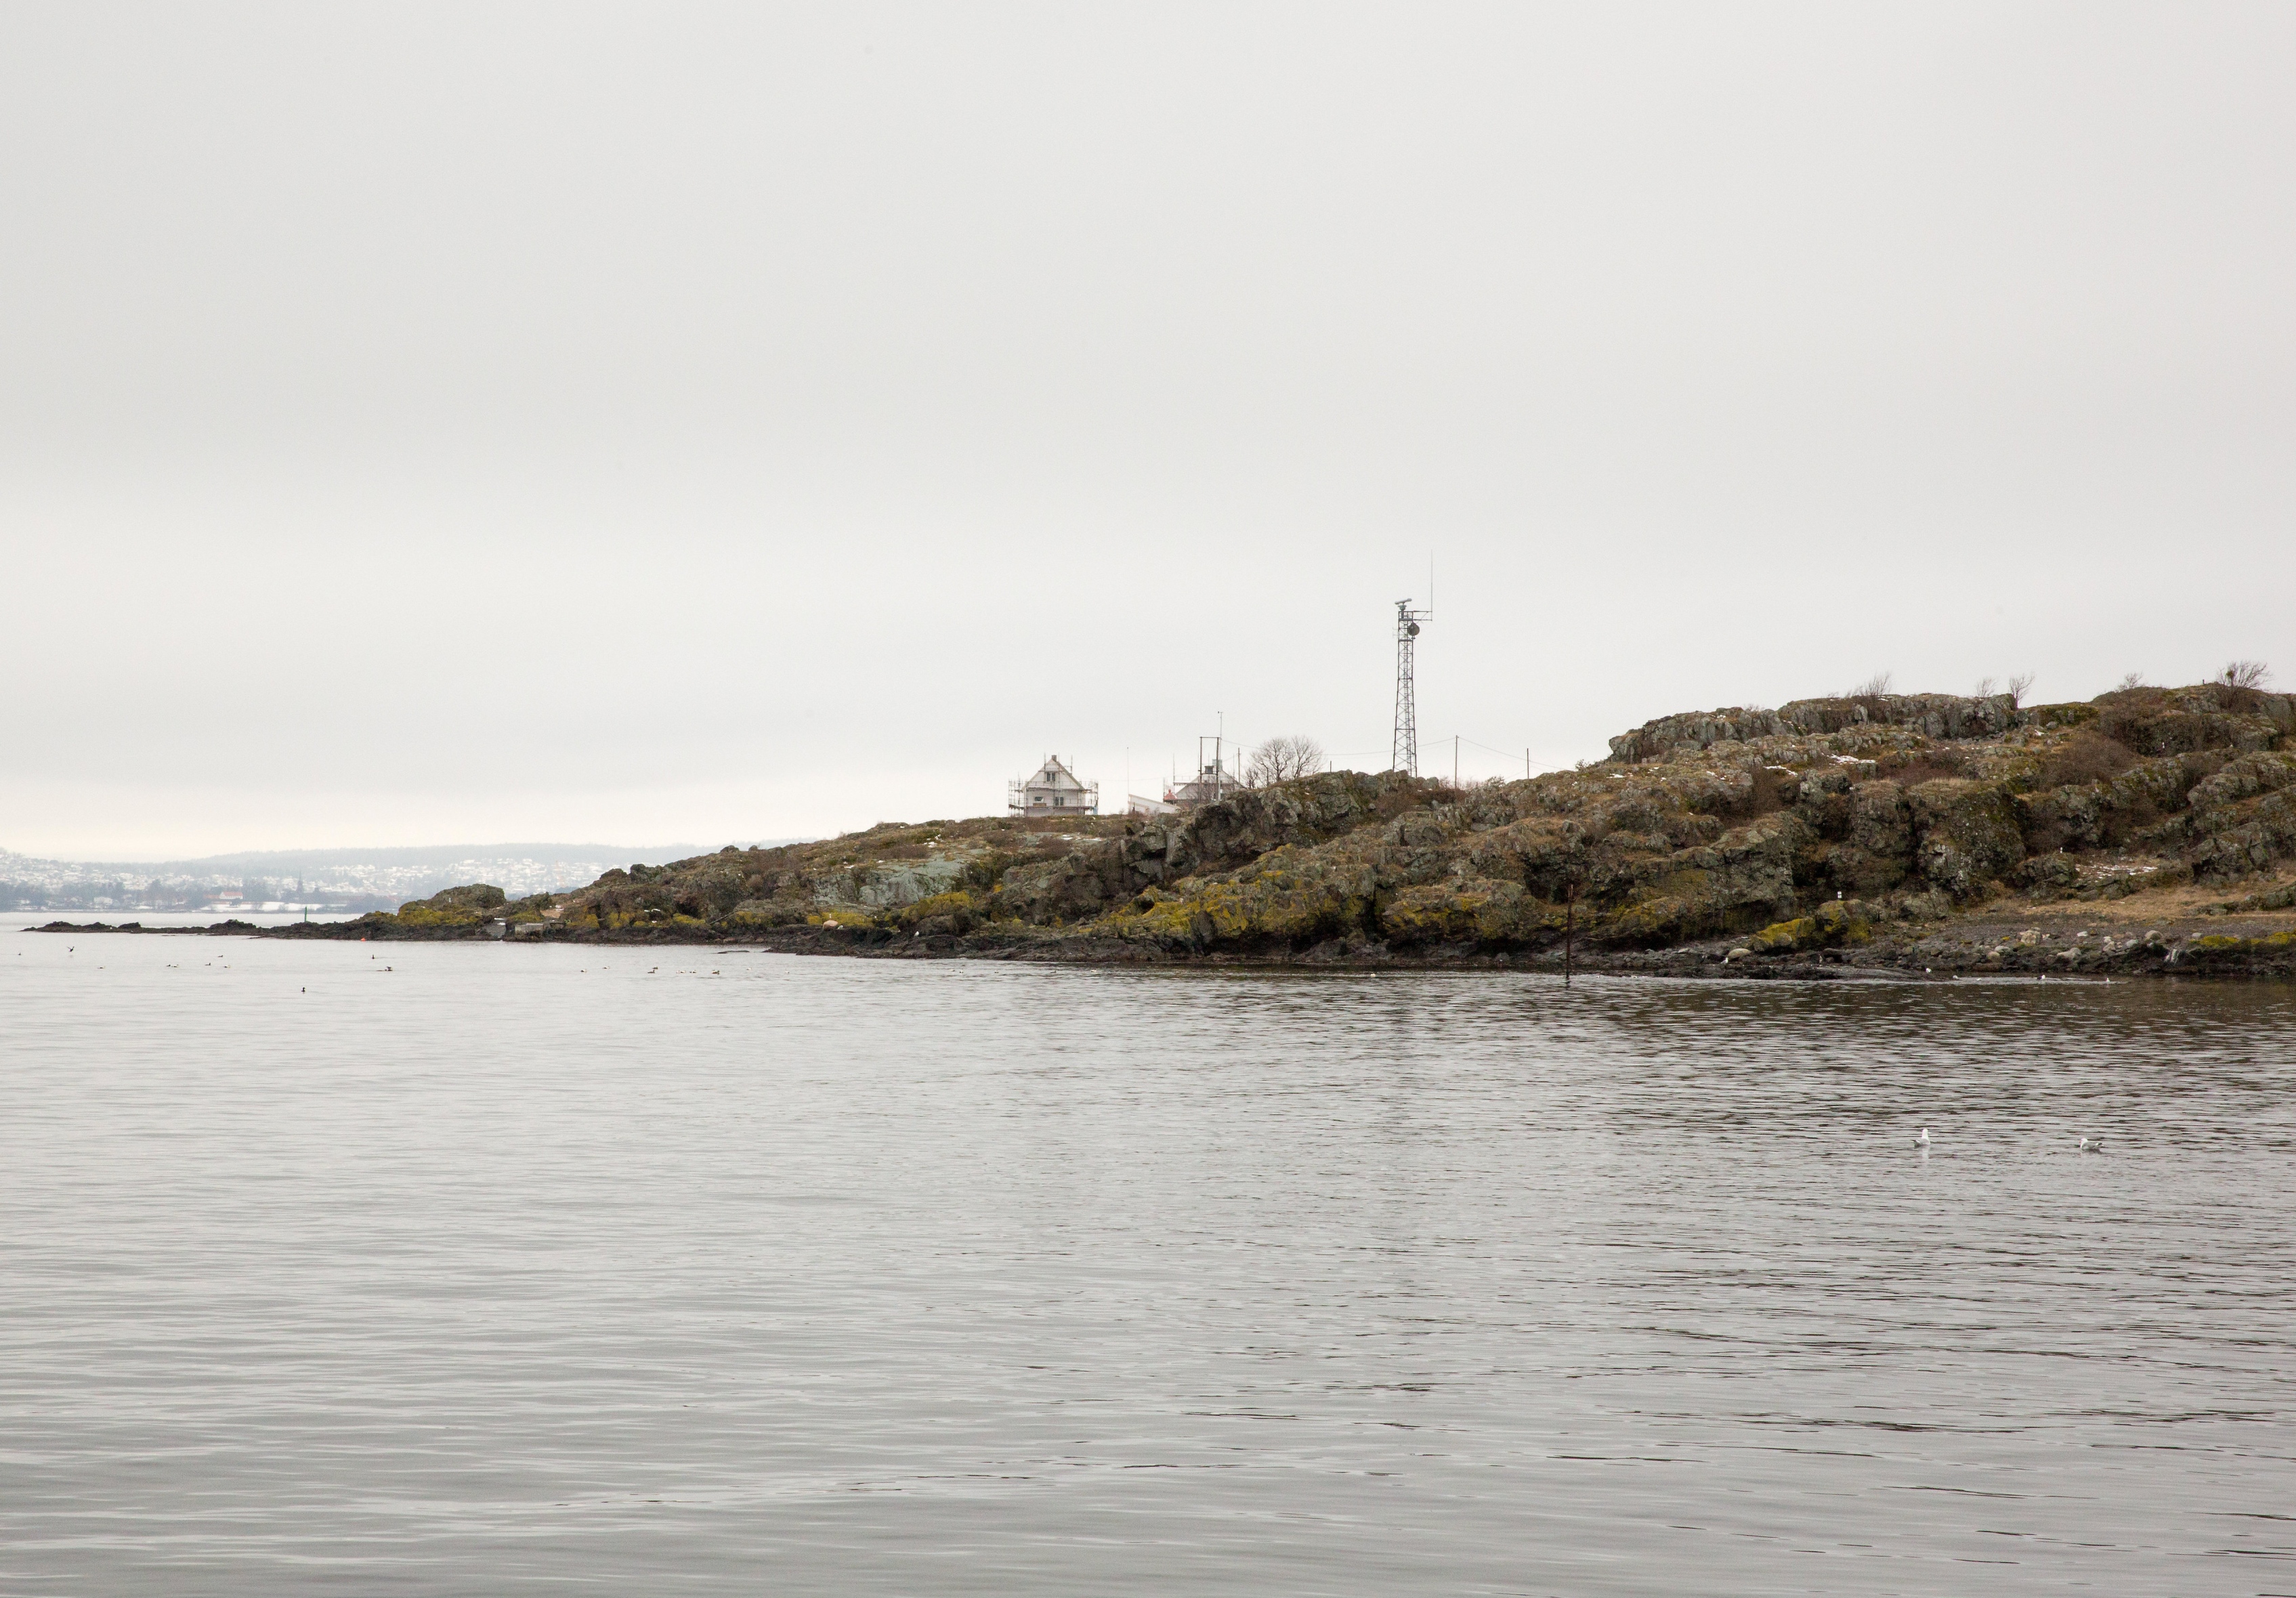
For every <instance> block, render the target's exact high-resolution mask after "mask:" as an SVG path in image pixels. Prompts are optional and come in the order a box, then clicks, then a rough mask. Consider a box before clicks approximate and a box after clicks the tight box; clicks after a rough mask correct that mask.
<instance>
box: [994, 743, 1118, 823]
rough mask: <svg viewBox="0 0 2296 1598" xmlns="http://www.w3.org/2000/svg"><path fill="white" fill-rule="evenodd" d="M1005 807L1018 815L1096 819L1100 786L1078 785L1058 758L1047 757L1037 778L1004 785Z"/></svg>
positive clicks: (1073, 775) (1033, 777) (1070, 772)
mask: <svg viewBox="0 0 2296 1598" xmlns="http://www.w3.org/2000/svg"><path fill="white" fill-rule="evenodd" d="M1005 808H1006V809H1007V810H1010V811H1013V813H1014V814H1015V815H1099V814H1100V784H1099V783H1080V782H1078V780H1077V775H1076V773H1074V772H1072V771H1070V769H1069V768H1068V767H1067V766H1064V765H1062V763H1061V758H1060V757H1059V756H1058V755H1046V757H1045V763H1044V764H1043V765H1042V766H1038V767H1037V774H1036V775H1034V776H1031V777H1016V778H1014V779H1013V781H1012V782H1011V783H1007V784H1006V785H1005Z"/></svg>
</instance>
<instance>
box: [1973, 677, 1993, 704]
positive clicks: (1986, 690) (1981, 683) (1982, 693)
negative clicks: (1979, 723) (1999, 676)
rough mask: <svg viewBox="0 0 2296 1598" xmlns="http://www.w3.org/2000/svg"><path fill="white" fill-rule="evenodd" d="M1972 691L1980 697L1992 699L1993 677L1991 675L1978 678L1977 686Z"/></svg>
mask: <svg viewBox="0 0 2296 1598" xmlns="http://www.w3.org/2000/svg"><path fill="white" fill-rule="evenodd" d="M1972 692H1973V693H1974V695H1975V697H1977V698H1979V699H1991V698H1992V697H1993V679H1992V678H1991V677H1980V678H1978V679H1977V686H1976V688H1975V689H1973V690H1972Z"/></svg>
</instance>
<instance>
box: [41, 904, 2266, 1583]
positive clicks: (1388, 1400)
mask: <svg viewBox="0 0 2296 1598" xmlns="http://www.w3.org/2000/svg"><path fill="white" fill-rule="evenodd" d="M0 1073H4V1074H0V1592H5V1593H8V1594H34V1593H38V1594H49V1593H55V1594H74V1593H87V1594H124V1593H136V1594H143V1593H168V1594H290V1593H292V1594H306V1593H325V1592H336V1593H385V1594H474V1593H517V1592H527V1591H537V1592H540V1591H560V1590H563V1591H574V1590H578V1589H579V1590H585V1591H592V1592H605V1593H648V1594H677V1593H697V1594H716V1593H745V1594H746V1593H761V1592H767V1591H772V1592H821V1593H830V1592H836V1593H916V1594H949V1593H997V1594H1007V1593H1024V1594H1025V1593H1042V1594H1073V1593H1097V1592H1114V1591H1128V1592H1141V1593H1158V1594H1165V1593H1173V1594H1185V1593H1252V1594H1305V1593H1343V1594H1394V1593H1399V1592H1405V1591H1412V1592H1424V1593H1507V1594H1515V1593H1521V1594H1655V1593H1668V1594H1672V1593H1698V1594H1756V1593H1762V1594H1768V1593H1780V1594H1785V1593H1828V1594H1868V1593H1870V1594H1910V1593H1919V1594H1965V1593H1977V1592H1984V1593H1988V1594H2022V1593H2059V1592H2095V1593H2109V1594H2168V1593H2176V1594H2259V1593H2276V1594H2286V1593H2296V1519H2292V1518H2291V1517H2296V1346H2292V1345H2296V1159H2292V1156H2296V1112H2292V1090H2296V995H2292V993H2291V991H2290V990H2289V989H2288V988H2286V987H2202V986H2194V985H2178V986H2174V987H2170V986H2161V985H2150V986H2148V985H2132V984H2125V983H2124V984H2116V985H2113V986H2111V987H2104V986H2090V985H2073V984H2061V983H2051V984H2048V985H2046V986H2015V985H1991V984H1985V985H1980V984H1974V983H1971V984H1952V985H1940V986H1936V987H1865V986H1847V985H1819V986H1810V987H1792V986H1785V985H1778V984H1763V983H1743V984H1737V983H1731V984H1725V983H1707V984H1673V983H1661V982H1652V981H1632V980H1607V981H1606V980H1581V981H1580V982H1579V984H1577V985H1576V986H1575V987H1572V988H1570V990H1568V991H1566V990H1565V989H1564V988H1563V987H1562V986H1561V985H1560V984H1559V983H1557V982H1555V981H1554V980H1552V979H1546V978H1543V977H1540V978H1534V977H1521V976H1504V975H1502V976H1488V975H1486V976H1474V977H1456V976H1409V975H1405V976H1375V977H1366V976H1331V977H1295V976H1267V975H1238V974H1208V973H1178V974H1176V973H1141V972H1111V971H1058V970H1035V969H1027V968H1016V967H1009V966H997V965H980V964H958V963H952V964H930V965H893V964H885V963H854V962H845V961H834V960H808V959H792V958H788V957H784V956H776V955H759V954H750V953H734V952H719V951H699V952H697V951H690V950H669V951H665V952H663V953H662V954H660V955H659V956H655V955H643V954H642V953H641V952H638V951H632V950H619V951H617V950H600V949H597V948H587V949H573V948H523V947H496V946H485V947H474V946H468V945H458V946H428V947H426V946H419V945H418V946H409V945H403V944H402V945H393V946H388V947H380V946H365V945H359V944H333V945H323V946H294V945H281V944H269V943H261V942H250V941H245V940H237V939H206V938H78V939H77V940H76V941H75V940H71V939H67V938H58V937H53V936H47V935H36V934H19V933H17V932H15V931H14V930H12V929H11V930H8V931H7V932H6V933H5V935H4V938H0ZM1924 1123H1926V1124H1927V1125H1929V1126H1930V1127H1931V1128H1932V1129H1933V1134H1934V1136H1935V1138H1936V1143H1935V1145H1934V1148H1933V1151H1931V1153H1930V1154H1928V1155H1927V1156H1926V1157H1924V1156H1923V1155H1921V1154H1918V1153H1916V1151H1915V1150H1914V1149H1913V1148H1912V1147H1911V1145H1910V1138H1911V1135H1912V1134H1913V1132H1914V1130H1915V1128H1916V1127H1919V1126H1921V1125H1923V1124H1924ZM2083 1134H2088V1135H2101V1136H2103V1138H2104V1139H2105V1140H2106V1143H2107V1147H2108V1152H2107V1153H2106V1154H2104V1155H2103V1156H2101V1157H2096V1156H2082V1155H2079V1154H2077V1153H2076V1152H2075V1151H2074V1143H2075V1139H2076V1138H2077V1137H2078V1136H2079V1135H2083Z"/></svg>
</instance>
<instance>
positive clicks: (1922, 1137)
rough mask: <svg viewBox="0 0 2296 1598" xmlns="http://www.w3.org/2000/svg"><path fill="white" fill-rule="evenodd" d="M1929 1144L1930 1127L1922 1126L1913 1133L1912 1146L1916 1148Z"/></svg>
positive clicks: (1924, 1147) (1926, 1146)
mask: <svg viewBox="0 0 2296 1598" xmlns="http://www.w3.org/2000/svg"><path fill="white" fill-rule="evenodd" d="M1929 1146H1930V1129H1929V1128H1928V1127H1923V1128H1922V1129H1921V1130H1920V1131H1918V1132H1916V1133H1915V1134H1914V1147H1915V1148H1917V1149H1926V1148H1928V1147H1929Z"/></svg>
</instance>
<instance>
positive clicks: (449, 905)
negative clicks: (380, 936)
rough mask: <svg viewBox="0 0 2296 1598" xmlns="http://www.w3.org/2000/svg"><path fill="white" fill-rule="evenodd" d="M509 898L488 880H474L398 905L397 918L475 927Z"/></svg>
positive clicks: (430, 924)
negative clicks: (466, 885)
mask: <svg viewBox="0 0 2296 1598" xmlns="http://www.w3.org/2000/svg"><path fill="white" fill-rule="evenodd" d="M509 902H510V896H509V895H508V894H505V893H504V891H503V890H502V889H499V888H496V886H494V884H492V883H491V882H473V883H471V885H470V886H468V887H466V888H449V889H444V890H443V891H441V892H439V893H434V894H432V895H431V896H430V897H429V898H427V899H413V900H410V901H408V902H407V903H406V904H404V905H401V906H399V907H398V921H399V922H400V924H401V925H404V926H407V927H475V926H477V925H478V924H479V923H480V922H482V921H487V920H490V919H492V918H493V917H494V915H495V913H496V912H497V911H499V910H500V909H502V907H503V906H504V905H506V904H508V903H509Z"/></svg>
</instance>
